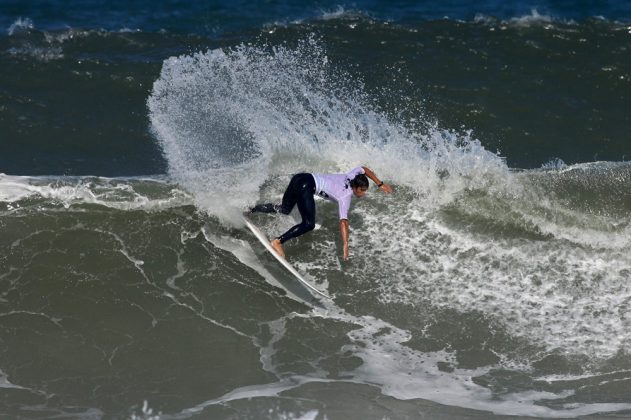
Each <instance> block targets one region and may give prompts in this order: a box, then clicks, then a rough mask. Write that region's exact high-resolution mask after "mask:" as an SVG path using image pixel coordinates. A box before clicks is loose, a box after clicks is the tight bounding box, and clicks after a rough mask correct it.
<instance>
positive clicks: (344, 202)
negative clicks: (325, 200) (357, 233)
mask: <svg viewBox="0 0 631 420" xmlns="http://www.w3.org/2000/svg"><path fill="white" fill-rule="evenodd" d="M337 206H338V207H337V208H338V211H339V213H340V220H342V219H347V220H348V209H350V207H351V196H350V195H348V196H346V197H344V198H342V199H341V200H339V201H338V202H337Z"/></svg>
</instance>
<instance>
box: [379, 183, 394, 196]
mask: <svg viewBox="0 0 631 420" xmlns="http://www.w3.org/2000/svg"><path fill="white" fill-rule="evenodd" d="M379 189H380V190H381V191H383V192H385V193H386V194H390V193H391V192H392V187H391V186H390V185H388V184H381V187H379Z"/></svg>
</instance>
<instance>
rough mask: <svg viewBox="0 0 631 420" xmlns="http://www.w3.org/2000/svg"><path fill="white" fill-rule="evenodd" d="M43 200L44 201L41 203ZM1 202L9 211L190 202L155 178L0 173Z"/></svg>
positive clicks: (150, 207)
mask: <svg viewBox="0 0 631 420" xmlns="http://www.w3.org/2000/svg"><path fill="white" fill-rule="evenodd" d="M42 200H44V202H43V203H42ZM0 204H4V205H5V206H6V207H7V209H8V210H14V209H17V208H28V207H30V206H31V205H33V204H34V205H37V206H40V207H41V206H43V207H47V206H58V205H61V206H63V207H66V208H69V207H71V206H74V205H85V204H97V205H101V206H104V207H109V208H113V209H118V210H146V211H149V210H162V209H165V208H170V207H179V206H183V205H188V204H191V201H190V197H189V196H188V195H187V194H186V193H184V192H183V191H181V190H179V189H178V188H177V186H175V185H173V184H171V183H170V182H169V180H168V179H166V178H164V177H161V176H156V177H133V178H104V177H28V176H11V175H5V174H0Z"/></svg>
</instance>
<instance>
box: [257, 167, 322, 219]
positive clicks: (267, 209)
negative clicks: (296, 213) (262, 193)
mask: <svg viewBox="0 0 631 420" xmlns="http://www.w3.org/2000/svg"><path fill="white" fill-rule="evenodd" d="M309 179H311V180H313V176H312V175H311V174H296V175H294V176H293V177H292V178H291V181H289V185H288V186H287V189H286V190H285V194H283V201H282V203H281V204H280V205H279V204H273V203H265V204H257V205H256V206H254V207H253V208H252V209H251V210H250V211H251V212H252V213H283V214H289V213H291V211H292V209H293V208H294V206H295V205H296V202H297V201H298V199H299V197H300V194H301V193H300V190H301V188H302V187H303V186H304V185H305V184H308V183H309ZM313 185H314V187H313V190H314V191H315V181H313Z"/></svg>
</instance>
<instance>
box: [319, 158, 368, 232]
mask: <svg viewBox="0 0 631 420" xmlns="http://www.w3.org/2000/svg"><path fill="white" fill-rule="evenodd" d="M363 173H364V168H362V167H361V166H358V167H357V168H355V169H353V170H351V171H350V172H347V173H345V174H311V175H313V179H314V180H315V184H316V194H317V195H319V196H320V197H323V198H325V199H327V200H330V201H333V202H336V203H337V206H338V211H339V215H340V220H341V219H348V209H349V208H350V207H351V196H352V195H353V189H352V188H351V180H352V179H353V178H355V177H356V176H357V175H359V174H363Z"/></svg>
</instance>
